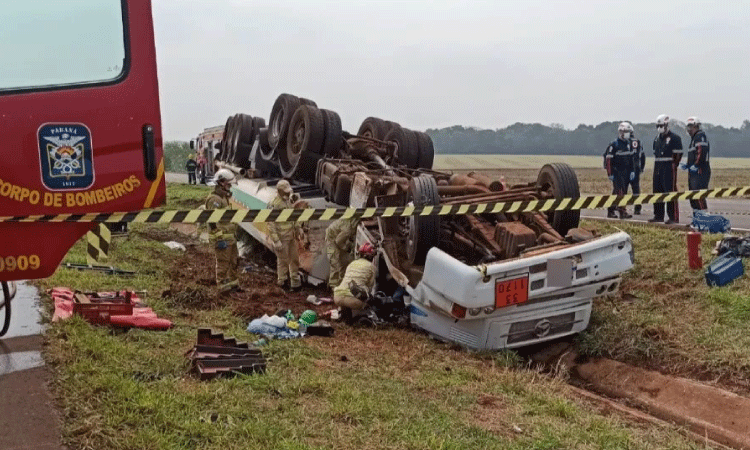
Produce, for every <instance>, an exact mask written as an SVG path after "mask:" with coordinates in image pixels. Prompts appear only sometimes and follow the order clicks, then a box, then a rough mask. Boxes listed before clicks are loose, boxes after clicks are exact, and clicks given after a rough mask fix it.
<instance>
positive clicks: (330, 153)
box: [320, 109, 343, 158]
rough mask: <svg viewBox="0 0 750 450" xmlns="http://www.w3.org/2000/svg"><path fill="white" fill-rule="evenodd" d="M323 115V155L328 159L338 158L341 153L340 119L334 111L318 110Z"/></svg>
mask: <svg viewBox="0 0 750 450" xmlns="http://www.w3.org/2000/svg"><path fill="white" fill-rule="evenodd" d="M320 111H321V112H322V113H323V124H324V125H325V130H326V135H325V139H324V140H323V155H325V156H327V157H329V158H338V157H339V156H340V152H341V143H342V141H343V137H342V135H341V117H339V115H338V114H336V113H335V112H334V111H329V110H327V109H321V110H320Z"/></svg>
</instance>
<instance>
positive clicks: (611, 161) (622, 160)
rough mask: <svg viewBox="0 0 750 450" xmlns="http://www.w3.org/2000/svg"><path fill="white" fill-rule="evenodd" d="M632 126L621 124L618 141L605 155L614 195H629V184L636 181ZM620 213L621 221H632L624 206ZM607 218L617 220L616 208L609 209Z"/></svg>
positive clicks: (611, 145)
mask: <svg viewBox="0 0 750 450" xmlns="http://www.w3.org/2000/svg"><path fill="white" fill-rule="evenodd" d="M631 126H632V125H630V124H629V123H627V122H622V123H620V126H619V127H617V139H616V140H614V141H613V142H612V143H611V144H609V147H607V151H606V153H605V164H606V166H607V167H606V168H607V176H608V177H609V179H610V181H612V194H615V195H625V194H627V193H628V192H627V190H628V184H629V183H630V181H632V180H634V179H635V165H634V158H633V155H634V154H635V151H633V148H632V147H631V143H630V136H631V133H630V131H629V129H630V127H631ZM617 210H618V211H619V213H620V219H630V218H631V217H633V216H631V215H630V214H628V212H627V211H626V210H625V207H624V206H620V207H617ZM607 217H609V218H617V216H616V215H615V206H614V205H613V206H610V207H609V208H607Z"/></svg>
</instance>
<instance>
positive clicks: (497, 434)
mask: <svg viewBox="0 0 750 450" xmlns="http://www.w3.org/2000/svg"><path fill="white" fill-rule="evenodd" d="M206 192H207V191H206V189H205V188H200V187H188V186H180V187H175V186H173V185H170V186H169V188H168V193H169V202H170V204H169V205H168V207H169V208H174V207H185V206H188V205H193V204H197V203H199V202H200V200H201V199H202V197H203V196H204V195H205V194H206ZM603 231H607V230H603ZM629 231H630V232H631V234H632V235H633V238H634V242H635V245H636V252H637V255H638V256H637V257H638V262H637V266H636V269H635V270H634V271H632V272H631V273H630V274H628V275H626V283H625V288H624V289H625V291H626V292H630V293H632V294H634V295H637V296H638V298H639V299H638V300H637V301H635V302H632V301H631V302H625V301H624V300H621V299H609V300H602V301H600V302H598V303H597V305H596V311H595V316H594V322H593V325H592V327H591V329H590V330H589V332H588V333H586V334H585V335H583V336H582V337H581V338H580V340H581V344H580V345H581V348H582V349H584V350H585V351H586V352H587V353H588V354H609V355H612V356H614V357H618V358H622V359H626V360H630V361H633V362H636V363H639V362H643V361H644V360H648V359H649V358H652V359H654V360H657V361H659V362H660V367H661V366H669V364H671V365H672V366H673V367H676V368H679V367H681V368H686V367H689V366H691V365H695V366H696V367H705V368H706V371H707V372H706V373H710V372H711V371H712V370H713V371H714V372H713V373H727V374H730V373H731V374H743V373H746V370H747V367H746V365H747V359H748V356H747V355H748V353H750V345H747V344H748V342H747V339H748V338H747V336H750V333H748V332H747V331H748V330H747V325H746V324H747V323H748V321H747V320H746V319H747V318H748V317H747V315H748V313H747V310H746V309H743V303H742V302H743V301H746V297H744V296H743V294H742V292H743V289H744V290H745V291H746V289H747V287H748V284H747V282H746V281H742V282H741V283H739V284H738V285H736V286H732V287H730V288H728V289H720V290H714V291H709V290H708V289H705V288H702V286H701V285H700V275H699V274H698V273H690V272H688V271H687V270H686V264H685V263H684V260H683V259H684V249H682V248H680V246H681V244H680V243H681V242H682V241H684V236H680V235H677V234H670V233H669V232H666V231H663V230H650V229H645V228H633V229H632V230H629ZM170 233H174V232H173V231H170V230H167V229H166V228H165V226H162V225H141V226H137V227H133V231H131V233H130V236H129V237H128V238H127V240H116V241H114V242H113V246H112V251H111V257H110V258H111V259H110V260H109V262H108V264H112V265H115V266H117V267H122V268H125V269H135V270H140V271H143V272H147V273H145V274H143V275H139V276H138V277H136V278H121V277H118V276H107V275H102V274H87V273H81V272H73V271H69V270H67V269H59V270H58V271H57V272H56V273H55V274H54V275H53V276H52V277H50V278H48V279H45V280H41V281H40V285H41V287H43V288H48V287H53V286H61V285H64V286H69V287H72V288H76V289H86V290H89V289H94V290H103V289H123V288H132V289H139V290H140V289H144V288H145V289H148V290H149V294H148V296H147V297H146V300H147V301H148V303H149V305H150V306H151V307H153V308H154V309H155V310H156V311H157V313H159V314H160V315H162V316H164V317H167V318H170V319H171V320H173V321H174V322H175V325H176V326H175V327H174V328H173V329H172V330H170V331H167V332H150V331H140V330H131V331H129V332H127V333H122V332H113V331H110V330H109V329H107V328H100V327H91V326H89V325H88V324H87V323H85V322H83V321H82V320H79V319H77V318H73V319H71V320H68V321H65V322H63V323H55V324H52V325H51V326H50V327H49V328H48V330H47V334H46V346H45V352H44V355H45V359H46V360H47V362H48V363H49V365H50V367H51V370H52V374H53V375H52V380H51V386H52V390H53V392H54V394H55V397H56V401H57V404H58V406H59V409H60V412H61V418H62V422H63V423H62V429H63V432H64V441H65V444H66V445H68V446H69V447H70V448H75V449H118V450H119V449H132V450H136V449H138V450H140V449H222V450H223V449H255V448H258V449H260V448H263V449H265V448H269V449H270V448H274V449H336V450H348V449H365V450H366V449H480V448H481V449H485V448H497V449H528V448H534V449H558V448H581V449H594V448H596V449H620V448H627V449H651V448H670V449H698V448H705V447H704V446H703V445H697V444H694V443H692V442H690V441H687V440H685V439H684V438H683V437H682V436H681V434H680V433H679V432H678V431H677V429H676V428H671V427H658V426H653V425H646V424H643V423H640V422H632V421H630V420H629V419H626V418H624V417H621V416H618V415H617V414H616V413H613V412H612V411H600V410H598V409H597V407H596V406H594V405H592V404H589V403H587V401H585V400H583V399H581V398H579V397H577V396H576V395H575V394H574V393H573V392H572V391H570V390H569V389H568V388H567V385H566V383H565V380H564V377H551V376H548V375H542V374H540V373H539V372H537V371H536V370H534V369H533V368H529V367H528V366H526V365H525V364H524V363H523V362H522V361H521V360H520V358H519V357H518V356H517V355H516V354H515V353H514V352H499V353H480V354H475V353H470V352H467V351H464V350H461V349H458V348H454V347H452V346H449V345H445V344H441V343H437V342H435V341H433V340H431V339H429V338H428V337H426V336H424V335H422V334H420V333H417V332H414V331H408V330H370V329H360V328H350V327H346V326H338V327H337V331H336V335H335V336H334V337H333V338H305V339H303V340H290V341H274V342H271V343H270V345H268V346H267V347H264V353H265V354H266V356H267V357H268V358H269V369H268V371H267V373H266V374H264V375H254V376H239V377H237V378H234V379H231V380H216V381H211V382H201V381H198V380H197V379H196V378H194V377H193V376H191V375H190V374H189V373H188V364H187V361H186V359H185V357H184V356H183V354H184V352H185V351H186V350H188V349H189V348H190V347H191V346H192V345H193V344H194V343H195V335H196V328H198V327H201V326H211V327H212V328H214V329H215V330H217V331H222V332H224V333H226V334H228V335H234V336H236V337H238V338H239V339H244V340H248V341H253V340H254V339H255V337H254V336H252V335H249V334H247V333H246V332H245V327H246V325H247V323H246V320H242V319H240V318H238V317H236V316H234V315H233V314H232V313H231V311H230V310H229V309H228V308H226V307H222V306H221V303H220V302H218V303H217V304H216V305H215V306H212V307H211V308H206V309H195V308H191V307H188V306H187V305H185V304H181V303H180V301H179V300H177V297H176V294H178V293H174V292H166V293H164V294H162V290H164V289H166V286H168V285H169V284H170V270H171V267H172V265H173V264H175V262H176V261H178V260H179V259H180V258H181V257H182V255H181V254H180V252H178V251H174V250H170V249H168V248H167V247H165V246H164V245H162V244H161V243H160V242H158V241H157V240H154V239H153V238H152V237H153V236H156V235H160V236H162V237H164V236H168V237H169V236H173V237H174V238H178V239H179V236H178V235H176V234H170ZM710 244H711V243H710V242H705V244H704V248H703V251H704V255H705V254H706V252H707V251H708V248H709V246H710ZM659 249H663V250H661V251H660V250H659ZM84 251H85V248H84V245H83V243H82V242H79V243H78V244H77V245H76V246H75V247H74V248H73V249H72V250H71V252H70V254H69V255H68V257H67V259H68V260H71V261H79V262H80V261H83V260H84V259H85V257H84ZM667 251H669V252H671V253H670V255H671V254H674V257H670V258H664V257H663V256H664V253H663V252H667ZM705 256H707V255H705ZM693 291H694V292H693ZM183 298H184V297H183ZM248 301H252V300H250V299H248ZM269 312H273V311H269ZM297 313H299V311H297ZM682 371H683V370H677V372H680V373H681V372H682Z"/></svg>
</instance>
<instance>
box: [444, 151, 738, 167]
mask: <svg viewBox="0 0 750 450" xmlns="http://www.w3.org/2000/svg"><path fill="white" fill-rule="evenodd" d="M554 162H564V163H568V164H570V165H571V166H572V167H573V168H575V169H598V168H601V167H602V157H601V156H579V155H435V162H434V168H435V170H482V171H485V170H492V169H495V170H506V169H539V168H540V167H542V166H543V165H544V164H547V163H554ZM683 162H684V158H683ZM646 165H647V166H653V158H652V156H651V155H650V154H649V153H648V152H646ZM711 168H712V169H749V168H750V158H711Z"/></svg>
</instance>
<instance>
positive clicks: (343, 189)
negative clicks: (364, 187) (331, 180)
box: [333, 174, 352, 206]
mask: <svg viewBox="0 0 750 450" xmlns="http://www.w3.org/2000/svg"><path fill="white" fill-rule="evenodd" d="M351 192H352V177H350V176H349V175H343V174H342V175H339V177H338V179H337V180H336V189H334V192H333V202H334V203H336V204H337V205H341V206H349V194H351Z"/></svg>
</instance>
